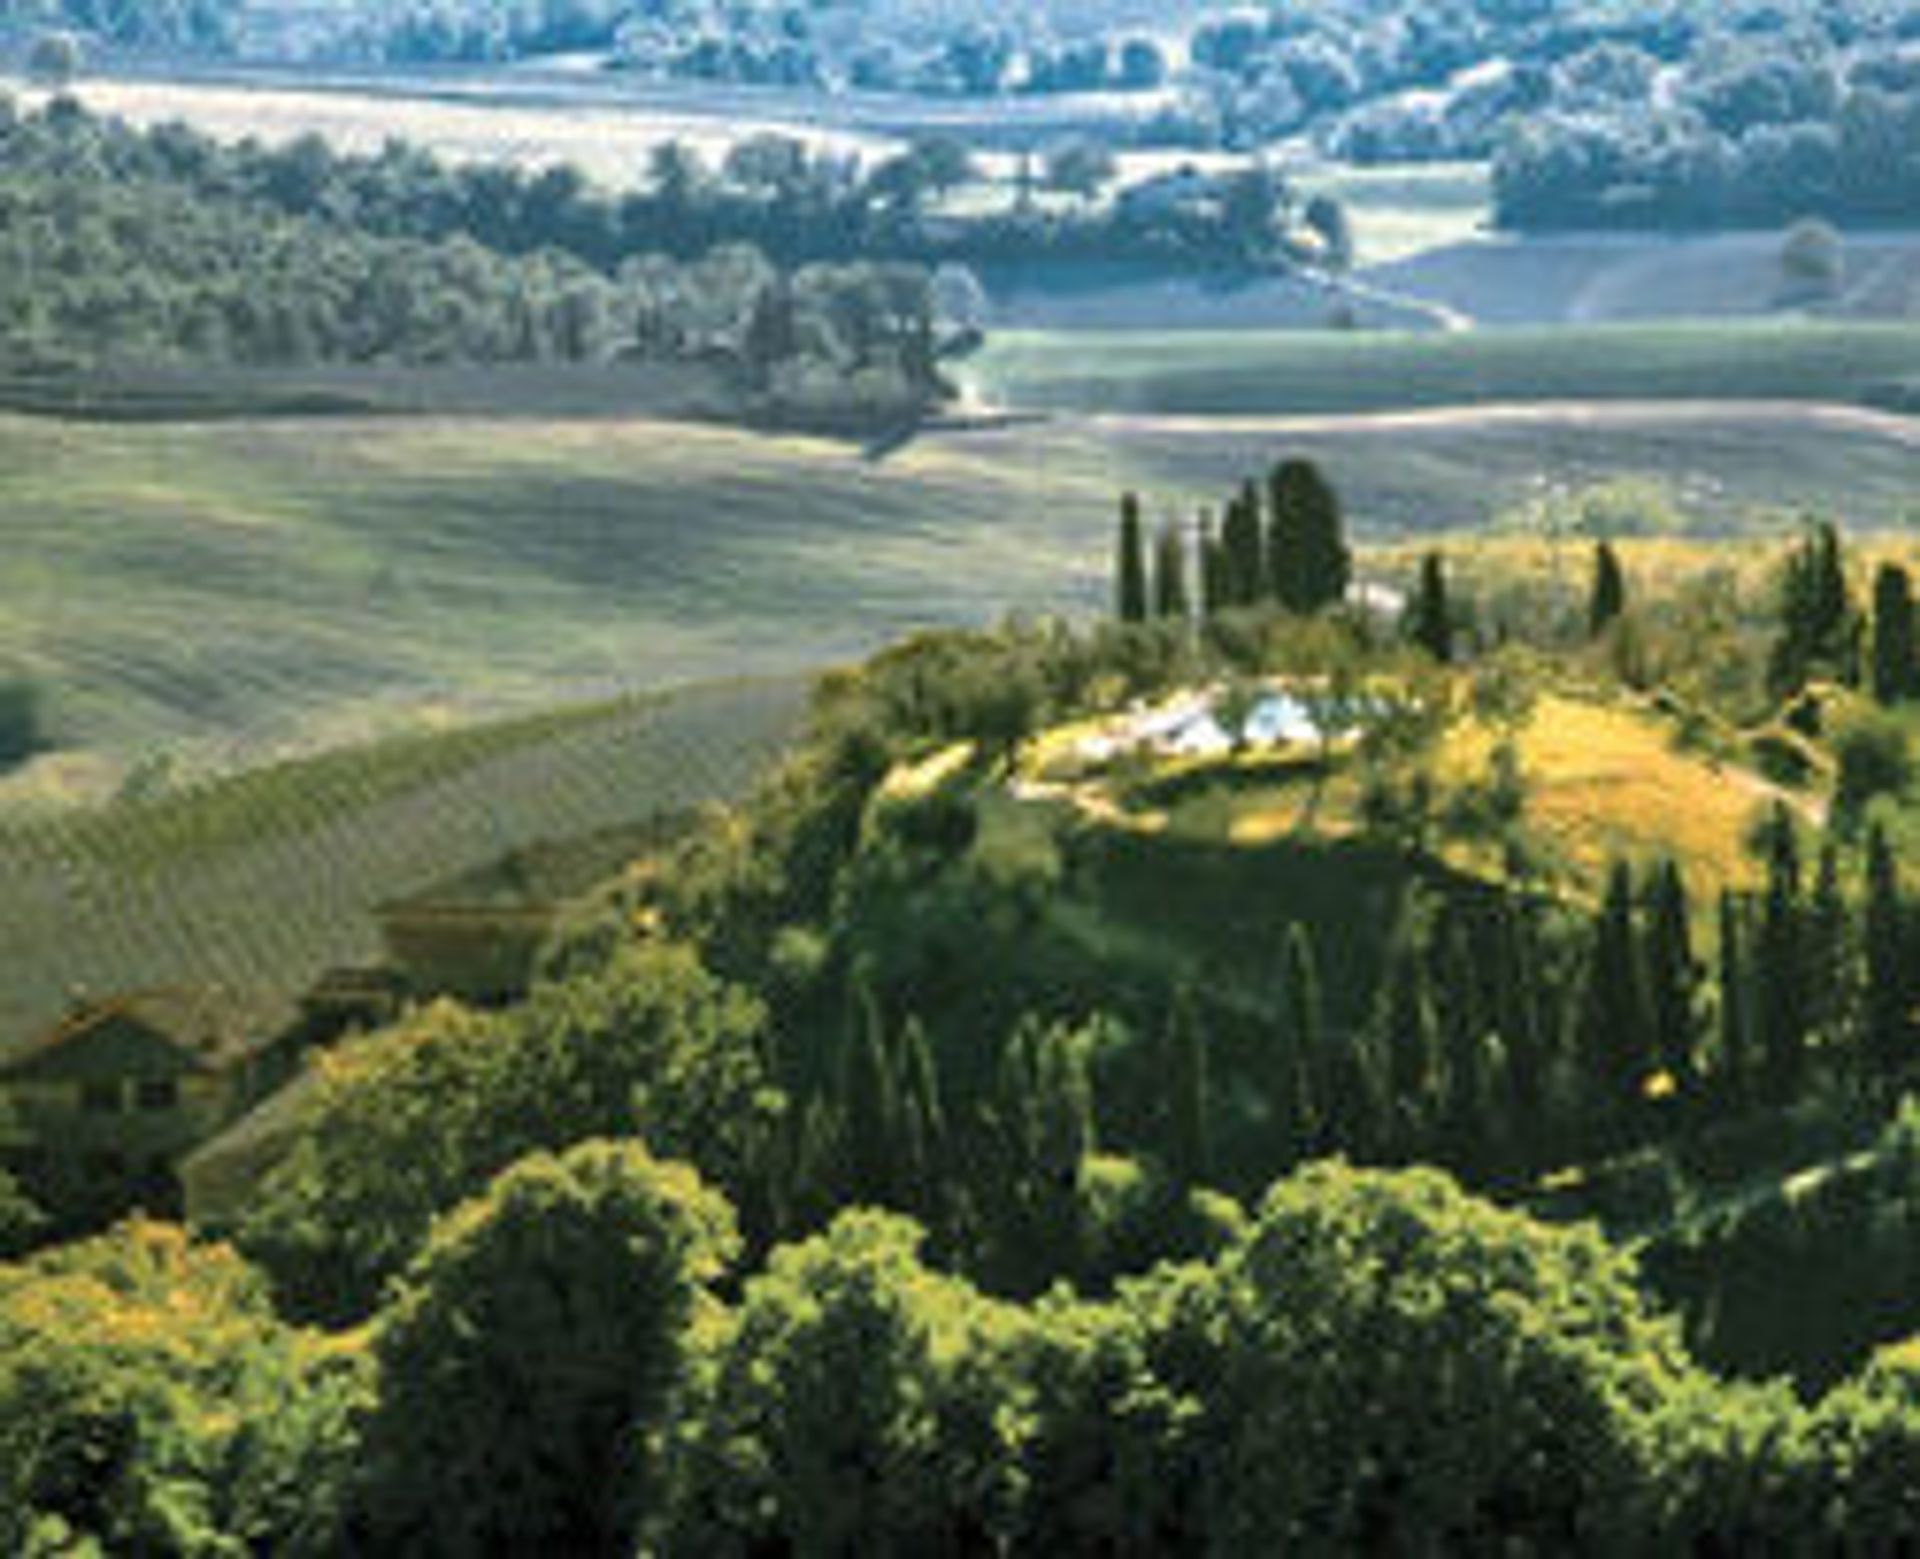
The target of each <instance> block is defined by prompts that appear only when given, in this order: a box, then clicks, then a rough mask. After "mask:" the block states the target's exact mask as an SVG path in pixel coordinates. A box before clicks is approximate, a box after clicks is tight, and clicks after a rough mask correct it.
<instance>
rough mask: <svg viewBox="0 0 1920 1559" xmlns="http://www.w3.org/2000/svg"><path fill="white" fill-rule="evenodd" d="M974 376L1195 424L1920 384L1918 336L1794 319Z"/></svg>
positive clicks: (992, 398) (1143, 348)
mask: <svg viewBox="0 0 1920 1559" xmlns="http://www.w3.org/2000/svg"><path fill="white" fill-rule="evenodd" d="M970 374H971V378H972V381H973V383H974V386H975V389H976V393H977V394H978V395H979V396H980V397H981V398H982V399H984V400H987V401H989V402H991V403H994V404H1002V405H1009V406H1020V407H1034V408H1043V409H1047V410H1054V411H1081V412H1131V413H1136V414H1160V415H1167V416H1195V417H1198V416H1287V415H1338V414H1354V413H1366V412H1380V411H1404V410H1409V409H1417V408H1421V407H1442V406H1463V405H1484V404H1495V403H1499V404H1505V403H1519V402H1532V401H1556V400H1558V401H1665V400H1680V401H1701V400H1706V401H1751V400H1794V401H1828V402H1836V403H1840V404H1847V405H1873V404H1879V403H1880V402H1881V401H1882V400H1884V399H1885V398H1887V397H1888V396H1889V395H1890V394H1891V393H1893V391H1894V390H1895V389H1896V388H1897V386H1899V385H1900V384H1901V383H1902V382H1904V381H1908V380H1911V379H1912V378H1913V377H1914V376H1915V375H1916V374H1920V327H1914V326H1879V325H1856V324H1841V323H1822V322H1810V321H1801V320H1784V321H1767V322H1740V323H1700V324H1662V325H1620V326H1604V327H1588V328H1555V329H1544V330H1512V331H1505V330H1502V331H1485V332H1480V331H1476V332H1470V333H1461V334H1451V335H1448V334H1439V335H1434V334H1412V335H1408V334H1398V333H1385V332H1378V333H1375V332H1368V333H1362V334H1340V333H1324V332H1319V333H1304V332H1284V331H1274V332H1266V333H1262V332H1245V331H1242V332H1231V333H1215V332H1201V331H1195V332H1171V331H1164V332H1162V331H1156V332H1141V333H1137V334H1136V333H1131V332H1111V333H1101V334H1084V335H1079V334H1077V335H1074V336H1072V337H1063V336H1059V335H1050V334H1042V333H1027V334H1018V333H1008V334H1001V335H999V336H997V337H995V339H994V340H993V341H992V343H991V344H990V345H989V346H988V348H987V350H986V351H985V353H984V354H983V355H982V356H981V357H979V358H978V359H976V360H975V361H974V363H972V364H971V365H970Z"/></svg>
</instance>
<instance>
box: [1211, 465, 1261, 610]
mask: <svg viewBox="0 0 1920 1559" xmlns="http://www.w3.org/2000/svg"><path fill="white" fill-rule="evenodd" d="M1220 544H1221V551H1222V552H1223V553H1224V554H1225V562H1226V567H1225V569H1224V570H1223V575H1224V580H1225V584H1226V590H1225V595H1226V599H1227V603H1228V604H1229V605H1231V606H1251V605H1253V603H1254V602H1256V601H1257V600H1259V599H1260V594H1261V579H1262V577H1263V576H1264V572H1265V571H1264V568H1263V566H1262V555H1261V545H1260V508H1259V501H1258V499H1257V498H1255V497H1254V496H1253V495H1252V494H1251V492H1247V493H1242V494H1241V495H1240V496H1239V497H1238V498H1234V499H1231V500H1229V501H1228V504H1227V518H1226V524H1225V526H1224V528H1223V529H1222V531H1221V536H1220Z"/></svg>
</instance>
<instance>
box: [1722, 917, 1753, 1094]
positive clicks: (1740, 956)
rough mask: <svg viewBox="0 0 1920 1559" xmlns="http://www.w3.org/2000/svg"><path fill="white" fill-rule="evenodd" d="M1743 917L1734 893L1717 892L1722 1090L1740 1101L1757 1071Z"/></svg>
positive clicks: (1746, 1092)
mask: <svg viewBox="0 0 1920 1559" xmlns="http://www.w3.org/2000/svg"><path fill="white" fill-rule="evenodd" d="M1746 944H1747V917H1746V915H1745V913H1744V912H1743V910H1742V907H1741V903H1740V899H1739V897H1738V895H1736V894H1735V893H1733V892H1732V891H1731V890H1727V891H1723V892H1722V893H1721V895H1720V971H1719V983H1720V1024H1719V1034H1720V1055H1719V1066H1718V1072H1719V1080H1720V1086H1721V1089H1722V1091H1723V1092H1724V1093H1725V1094H1726V1095H1727V1096H1728V1097H1729V1098H1732V1099H1734V1100H1736V1101H1739V1100H1744V1099H1745V1097H1746V1096H1747V1094H1748V1092H1749V1091H1750V1090H1751V1088H1752V1084H1753V1079H1754V1074H1755V1073H1756V1072H1757V1071H1758V1067H1757V1066H1756V1064H1755V1057H1754V1054H1753V1049H1754V1046H1753V1014H1752V1006H1751V1002H1750V1000H1749V998H1750V996H1751V994H1752V985H1751V974H1750V971H1749V969H1748V966H1747V945H1746Z"/></svg>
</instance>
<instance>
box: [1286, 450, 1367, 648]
mask: <svg viewBox="0 0 1920 1559" xmlns="http://www.w3.org/2000/svg"><path fill="white" fill-rule="evenodd" d="M1267 492H1268V501H1267V507H1268V511H1269V519H1268V525H1269V529H1268V541H1267V567H1268V570H1269V577H1270V579H1271V590H1272V593H1273V595H1274V598H1275V599H1276V600H1278V601H1279V603H1280V604H1281V605H1282V606H1284V607H1285V608H1286V609H1287V610H1288V611H1290V612H1299V613H1303V614H1304V613H1310V612H1318V611H1322V610H1324V609H1325V608H1327V607H1329V606H1337V605H1339V603H1340V602H1341V601H1343V600H1345V599H1346V595H1347V587H1348V585H1349V584H1351V583H1352V580H1353V552H1352V549H1351V548H1349V547H1348V545H1347V538H1346V517H1345V515H1344V514H1343V513H1342V511H1341V506H1340V495H1339V494H1338V493H1337V492H1335V491H1334V488H1333V484H1332V483H1331V482H1329V481H1328V480H1327V478H1326V476H1325V474H1324V473H1323V472H1322V471H1321V470H1320V468H1319V467H1318V466H1317V465H1315V464H1314V463H1313V462H1312V461H1311V460H1283V461H1281V462H1280V464H1278V465H1277V466H1275V467H1274V468H1273V472H1272V474H1271V475H1270V476H1269V477H1268V479H1267Z"/></svg>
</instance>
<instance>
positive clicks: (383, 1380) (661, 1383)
mask: <svg viewBox="0 0 1920 1559" xmlns="http://www.w3.org/2000/svg"><path fill="white" fill-rule="evenodd" d="M736 1247H737V1239H736V1236H735V1233H734V1228H733V1216H732V1210H731V1209H730V1208H729V1207H728V1206H727V1203H726V1201H725V1199H724V1198H723V1197H721V1196H720V1195H718V1194H717V1193H716V1192H714V1191H711V1190H709V1189H708V1188H707V1187H706V1186H704V1185H703V1184H702V1183H701V1181H700V1179H699V1177H698V1176H697V1175H696V1174H694V1172H693V1171H692V1170H690V1169H689V1168H687V1167H686V1166H685V1165H682V1164H662V1163H659V1162H658V1161H656V1160H655V1159H653V1158H652V1157H651V1156H650V1155H649V1154H648V1153H647V1152H646V1150H645V1149H644V1148H642V1147H640V1146H638V1145H636V1144H620V1143H610V1142H588V1143H583V1144H581V1145H579V1146H577V1147H574V1148H572V1149H570V1150H569V1151H568V1152H567V1153H565V1154H564V1155H562V1156H560V1157H557V1158H556V1157H553V1156H550V1155H546V1154H539V1155H535V1156H533V1157H529V1158H525V1159H522V1160H521V1161H520V1162H519V1163H517V1164H515V1165H514V1167H513V1168H512V1169H510V1170H508V1171H507V1172H506V1173H505V1174H503V1175H501V1176H500V1177H499V1178H498V1179H497V1180H496V1181H494V1183H493V1184H492V1185H491V1186H490V1187H489V1188H488V1189H487V1190H486V1191H485V1192H484V1193H483V1194H482V1195H480V1196H478V1197H476V1198H474V1199H473V1200H471V1201H469V1202H466V1203H465V1204H463V1205H462V1206H461V1207H459V1208H458V1209H456V1210H455V1211H453V1212H451V1213H449V1214H448V1215H446V1216H445V1217H444V1218H442V1219H440V1220H439V1221H438V1222H437V1223H436V1224H435V1226H434V1229H433V1232H432V1234H431V1236H430V1237H429V1238H428V1240H427V1242H426V1244H425V1246H424V1247H423V1248H422V1249H421V1251H420V1253H419V1255H418V1256H417V1257H416V1258H415V1259H414V1261H413V1262H412V1263H411V1265H410V1266H409V1267H408V1269H407V1272H406V1274H405V1276H404V1277H403V1278H402V1279H401V1280H400V1282H399V1284H398V1285H397V1287H396V1288H395V1291H394V1295H393V1298H392V1300H391V1301H390V1302H389V1304H388V1305H387V1307H386V1308H385V1309H384V1310H383V1311H382V1312H381V1314H380V1316H379V1319H378V1324H377V1327H376V1329H375V1332H374V1343H373V1352H374V1357H375V1359H376V1360H377V1361H378V1365H379V1405H378V1408H377V1410H376V1411H375V1412H374V1413H373V1415H372V1416H371V1418H370V1419H369V1420H368V1423H367V1427H366V1451H365V1454H366V1458H367V1470H366V1478H365V1487H366V1495H365V1510H364V1517H363V1519H364V1521H365V1523H366V1527H367V1530H368V1531H369V1533H370V1534H371V1538H372V1541H373V1542H374V1544H375V1545H376V1546H377V1547H378V1548H379V1549H380V1550H381V1551H383V1552H398V1551H408V1552H437V1553H508V1552H520V1553H525V1552H534V1551H541V1552H556V1553H558V1552H564V1553H569V1554H583V1555H586V1554H623V1553H630V1552H631V1551H632V1544H633V1539H634V1534H635V1532H636V1530H637V1528H638V1527H639V1526H640V1525H641V1524H642V1522H643V1520H644V1519H645V1518H646V1517H647V1516H649V1515H650V1514H658V1513H659V1512H660V1511H661V1510H662V1508H663V1507H664V1504H665V1498H666V1494H665V1485H664V1482H663V1481H662V1480H663V1476H664V1475H663V1473H662V1472H661V1471H659V1470H658V1468H657V1463H658V1462H659V1461H660V1459H661V1457H662V1453H663V1442H664V1440H665V1438H666V1436H667V1434H668V1433H669V1431H670V1430H671V1428H672V1426H673V1425H674V1423H675V1422H676V1420H677V1417H678V1411H679V1404H680V1401H681V1396H682V1389H683V1384H684V1381H685V1378H686V1376H687V1374H688V1370H689V1358H688V1353H689V1348H690V1345H691V1343H692V1341H693V1340H694V1339H695V1338H696V1337H698V1336H699V1335H701V1330H702V1329H701V1327H700V1326H699V1325H698V1324H697V1323H698V1317H699V1314H700V1312H701V1311H702V1310H703V1309H704V1308H706V1307H708V1306H710V1305H711V1303H712V1301H711V1300H710V1299H709V1298H708V1297H707V1295H706V1289H707V1286H708V1285H710V1284H711V1283H713V1282H714V1281H715V1280H716V1279H717V1278H718V1277H719V1276H720V1275H721V1273H722V1272H723V1271H724V1270H725V1267H726V1266H727V1264H728V1263H729V1262H730V1261H731V1259H732V1258H733V1256H734V1255H735V1253H736Z"/></svg>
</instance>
